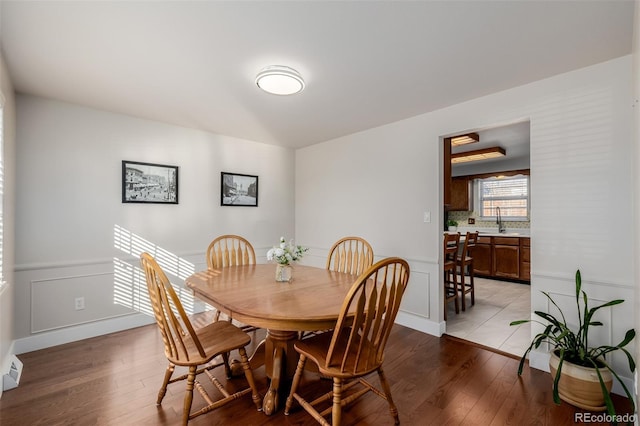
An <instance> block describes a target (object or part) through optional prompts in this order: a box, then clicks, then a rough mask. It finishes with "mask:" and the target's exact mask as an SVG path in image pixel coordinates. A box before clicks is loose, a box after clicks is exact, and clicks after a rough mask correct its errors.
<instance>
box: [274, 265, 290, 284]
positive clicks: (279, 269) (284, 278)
mask: <svg viewBox="0 0 640 426" xmlns="http://www.w3.org/2000/svg"><path fill="white" fill-rule="evenodd" d="M292 272H293V268H291V266H290V265H281V264H279V263H278V264H277V265H276V281H278V282H283V283H284V282H287V283H288V282H290V281H291V276H292Z"/></svg>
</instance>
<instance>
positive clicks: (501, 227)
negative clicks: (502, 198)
mask: <svg viewBox="0 0 640 426" xmlns="http://www.w3.org/2000/svg"><path fill="white" fill-rule="evenodd" d="M496 223H497V224H498V232H499V233H503V232H504V231H505V227H504V223H502V215H501V214H500V207H496Z"/></svg>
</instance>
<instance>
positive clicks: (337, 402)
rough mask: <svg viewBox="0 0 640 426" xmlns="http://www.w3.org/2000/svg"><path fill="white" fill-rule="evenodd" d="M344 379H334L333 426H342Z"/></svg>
mask: <svg viewBox="0 0 640 426" xmlns="http://www.w3.org/2000/svg"><path fill="white" fill-rule="evenodd" d="M341 401H342V379H341V378H339V377H334V378H333V408H332V409H331V426H340V421H341V420H342V404H341Z"/></svg>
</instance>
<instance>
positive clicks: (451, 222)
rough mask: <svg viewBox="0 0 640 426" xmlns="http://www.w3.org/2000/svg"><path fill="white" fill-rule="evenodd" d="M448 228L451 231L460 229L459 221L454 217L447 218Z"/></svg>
mask: <svg viewBox="0 0 640 426" xmlns="http://www.w3.org/2000/svg"><path fill="white" fill-rule="evenodd" d="M447 229H448V230H449V231H451V232H456V231H457V230H458V222H456V221H455V220H453V219H449V220H447Z"/></svg>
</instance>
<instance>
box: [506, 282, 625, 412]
mask: <svg viewBox="0 0 640 426" xmlns="http://www.w3.org/2000/svg"><path fill="white" fill-rule="evenodd" d="M542 293H543V294H544V295H545V296H546V297H547V299H549V301H550V302H551V303H552V304H553V305H554V306H555V307H556V308H557V309H558V311H559V312H560V318H558V317H557V316H554V315H552V314H550V313H547V312H542V311H535V314H536V315H537V316H539V317H540V318H542V319H544V320H545V321H546V323H543V322H541V321H537V320H518V321H513V322H511V325H519V324H524V323H527V322H535V323H538V324H542V325H543V326H544V327H545V328H544V331H543V332H541V333H538V334H537V335H536V336H535V337H534V338H533V341H532V342H531V345H529V348H528V349H527V350H526V352H525V353H524V355H522V358H521V359H520V365H519V367H518V375H521V374H522V369H523V367H524V363H525V359H526V357H527V355H528V354H529V352H531V350H532V349H534V348H536V349H537V348H538V347H540V345H541V344H542V343H543V342H547V343H549V344H550V345H551V346H552V347H553V348H554V352H555V353H556V355H557V356H558V358H559V363H558V369H557V371H556V376H555V377H554V379H553V400H554V402H555V403H556V404H560V395H559V393H558V382H559V381H560V375H561V372H562V364H563V363H564V361H567V362H570V363H572V364H576V365H580V366H583V367H590V368H593V369H595V371H596V373H597V375H598V380H599V382H600V387H601V389H602V394H603V396H604V401H605V404H606V407H607V413H609V414H611V415H615V408H614V406H613V401H612V400H611V396H610V395H609V391H608V390H607V388H606V386H605V383H604V380H603V378H602V374H601V370H602V369H607V370H609V371H610V372H611V374H612V375H613V376H615V377H616V379H618V381H619V382H620V384H621V385H622V387H623V389H624V391H625V393H626V394H627V398H629V401H631V405H632V407H633V412H635V403H634V400H633V397H632V396H631V392H629V389H627V387H626V386H625V384H624V382H623V381H622V380H620V377H619V376H618V374H617V373H616V372H615V371H614V370H613V368H611V365H610V364H609V363H608V362H607V360H606V355H607V354H608V353H610V352H614V351H618V350H620V351H622V352H623V353H624V354H625V355H626V356H627V360H628V362H629V369H630V370H631V372H633V371H634V370H635V368H636V364H635V362H634V360H633V357H632V356H631V354H630V353H629V351H628V350H626V349H625V348H624V347H625V346H626V345H628V344H629V343H630V342H631V341H632V340H633V338H634V337H635V335H636V332H635V330H634V329H630V330H627V332H626V333H625V336H624V339H623V340H622V341H621V342H620V343H618V344H617V345H616V346H608V345H603V346H596V347H590V346H589V327H592V326H594V327H598V326H602V325H603V324H602V322H600V321H594V320H593V315H594V314H595V313H596V311H598V310H599V309H602V308H605V307H608V306H614V305H619V304H621V303H622V302H624V300H622V299H616V300H612V301H610V302H607V303H603V304H602V305H598V306H595V307H592V308H589V303H588V297H587V294H586V293H585V292H584V291H583V290H582V278H581V276H580V270H578V271H576V305H577V307H578V330H577V331H573V330H571V329H570V328H569V326H568V325H567V321H566V319H565V316H564V314H563V313H562V309H560V307H559V306H558V305H557V304H556V302H555V301H554V300H553V299H552V298H551V296H549V294H548V293H546V292H544V291H543V292H542ZM581 300H582V305H583V306H582V307H581V303H580V301H581Z"/></svg>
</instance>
